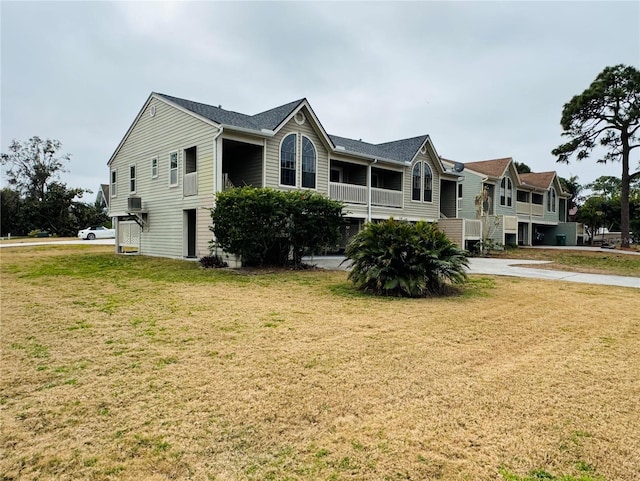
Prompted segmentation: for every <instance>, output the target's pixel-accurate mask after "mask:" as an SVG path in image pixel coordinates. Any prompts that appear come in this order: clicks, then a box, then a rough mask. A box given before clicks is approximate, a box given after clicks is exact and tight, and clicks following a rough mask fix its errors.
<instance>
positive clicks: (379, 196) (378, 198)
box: [371, 187, 402, 207]
mask: <svg viewBox="0 0 640 481" xmlns="http://www.w3.org/2000/svg"><path fill="white" fill-rule="evenodd" d="M371 205H377V206H382V207H402V191H400V190H388V189H378V188H376V187H373V188H372V189H371Z"/></svg>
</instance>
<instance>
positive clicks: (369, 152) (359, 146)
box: [329, 135, 429, 163]
mask: <svg viewBox="0 0 640 481" xmlns="http://www.w3.org/2000/svg"><path fill="white" fill-rule="evenodd" d="M329 138H330V139H331V141H332V142H333V143H334V144H335V145H336V146H337V149H338V150H342V149H340V147H344V151H343V152H347V153H350V154H356V155H363V156H365V157H371V158H378V159H381V160H393V161H397V162H403V163H411V161H413V158H414V157H415V156H416V154H417V153H418V150H420V147H422V146H423V145H424V143H425V142H426V141H427V140H428V138H429V136H428V135H421V136H419V137H412V138H410V139H402V140H395V141H393V142H385V143H383V144H370V143H368V142H363V141H362V140H354V139H348V138H346V137H340V136H338V135H329Z"/></svg>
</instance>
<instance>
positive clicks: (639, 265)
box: [492, 248, 640, 277]
mask: <svg viewBox="0 0 640 481" xmlns="http://www.w3.org/2000/svg"><path fill="white" fill-rule="evenodd" d="M492 257H502V258H506V259H531V260H545V261H551V263H550V264H543V265H539V266H536V269H557V270H563V271H573V272H586V273H590V274H613V275H618V276H632V277H640V256H639V255H632V254H623V253H620V252H616V251H615V250H608V249H602V250H601V251H580V250H569V249H526V248H518V249H507V250H505V251H503V252H499V253H496V254H492Z"/></svg>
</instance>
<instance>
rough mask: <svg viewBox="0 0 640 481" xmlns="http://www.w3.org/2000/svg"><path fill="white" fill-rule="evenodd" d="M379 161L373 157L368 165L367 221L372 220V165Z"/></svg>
mask: <svg viewBox="0 0 640 481" xmlns="http://www.w3.org/2000/svg"><path fill="white" fill-rule="evenodd" d="M376 163H378V159H373V162H371V163H370V164H369V165H368V166H367V222H371V166H372V165H373V164H376Z"/></svg>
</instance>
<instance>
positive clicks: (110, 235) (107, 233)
mask: <svg viewBox="0 0 640 481" xmlns="http://www.w3.org/2000/svg"><path fill="white" fill-rule="evenodd" d="M115 237H116V230H115V229H107V228H106V227H103V226H101V225H100V226H98V227H87V228H86V229H82V230H81V231H78V238H80V239H87V240H94V239H115Z"/></svg>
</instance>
